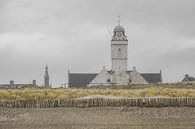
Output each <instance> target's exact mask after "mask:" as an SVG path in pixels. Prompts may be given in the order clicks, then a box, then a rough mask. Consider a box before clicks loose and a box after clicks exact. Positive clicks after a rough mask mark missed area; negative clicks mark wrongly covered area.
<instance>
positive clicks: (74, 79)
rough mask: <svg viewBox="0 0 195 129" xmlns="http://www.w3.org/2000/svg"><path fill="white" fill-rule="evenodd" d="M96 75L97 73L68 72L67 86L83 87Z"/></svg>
mask: <svg viewBox="0 0 195 129" xmlns="http://www.w3.org/2000/svg"><path fill="white" fill-rule="evenodd" d="M96 76H97V73H69V74H68V83H69V87H85V86H87V85H88V84H89V83H90V82H91V81H92V80H93V79H94V78H95V77H96Z"/></svg>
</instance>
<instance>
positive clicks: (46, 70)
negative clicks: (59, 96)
mask: <svg viewBox="0 0 195 129" xmlns="http://www.w3.org/2000/svg"><path fill="white" fill-rule="evenodd" d="M44 86H45V87H48V88H49V87H50V86H49V74H48V67H47V64H46V66H45V75H44Z"/></svg>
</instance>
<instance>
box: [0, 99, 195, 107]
mask: <svg viewBox="0 0 195 129" xmlns="http://www.w3.org/2000/svg"><path fill="white" fill-rule="evenodd" d="M108 106H110V107H122V106H126V107H195V97H169V98H163V97H162V98H156V97H154V98H151V97H149V98H126V99H110V98H91V99H73V100H68V101H67V100H20V101H0V107H8V108H53V107H79V108H86V107H108Z"/></svg>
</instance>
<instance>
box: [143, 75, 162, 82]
mask: <svg viewBox="0 0 195 129" xmlns="http://www.w3.org/2000/svg"><path fill="white" fill-rule="evenodd" d="M141 75H142V76H143V78H144V79H145V80H146V81H147V82H148V83H158V82H162V75H161V73H141Z"/></svg>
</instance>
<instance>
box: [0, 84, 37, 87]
mask: <svg viewBox="0 0 195 129" xmlns="http://www.w3.org/2000/svg"><path fill="white" fill-rule="evenodd" d="M24 86H34V85H33V84H0V88H22V87H24Z"/></svg>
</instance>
